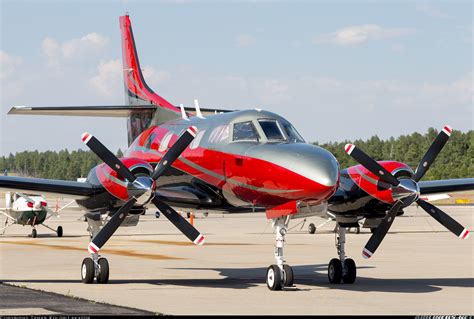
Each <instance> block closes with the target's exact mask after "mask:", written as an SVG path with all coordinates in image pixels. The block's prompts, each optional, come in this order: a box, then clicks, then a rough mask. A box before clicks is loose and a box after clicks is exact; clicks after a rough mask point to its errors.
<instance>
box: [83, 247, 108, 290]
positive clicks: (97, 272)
mask: <svg viewBox="0 0 474 319" xmlns="http://www.w3.org/2000/svg"><path fill="white" fill-rule="evenodd" d="M81 278H82V282H83V283H85V284H92V283H93V282H94V278H95V279H97V283H98V284H106V283H108V282H109V262H108V261H107V259H106V258H103V257H100V256H99V254H92V258H90V257H87V258H84V260H83V261H82V267H81Z"/></svg>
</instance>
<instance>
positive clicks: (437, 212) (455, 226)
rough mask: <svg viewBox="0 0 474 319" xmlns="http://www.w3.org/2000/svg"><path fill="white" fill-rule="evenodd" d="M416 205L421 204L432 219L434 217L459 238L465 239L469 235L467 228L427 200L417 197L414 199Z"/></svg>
mask: <svg viewBox="0 0 474 319" xmlns="http://www.w3.org/2000/svg"><path fill="white" fill-rule="evenodd" d="M416 203H417V204H418V205H420V206H421V208H423V209H424V210H425V211H426V212H427V213H428V214H430V215H431V217H433V218H434V219H436V220H437V221H438V222H439V223H440V224H441V225H443V226H444V227H446V228H447V229H449V231H451V232H452V233H453V234H455V235H456V236H458V237H459V238H461V239H466V238H468V237H469V231H468V230H467V228H464V226H462V225H461V224H459V223H458V222H457V221H455V220H454V219H453V218H451V217H450V216H449V215H448V214H446V213H445V212H443V211H442V210H441V209H439V208H438V207H436V206H434V205H431V204H430V203H428V202H425V201H424V200H422V199H418V200H417V201H416Z"/></svg>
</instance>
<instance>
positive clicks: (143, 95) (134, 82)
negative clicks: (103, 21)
mask: <svg viewBox="0 0 474 319" xmlns="http://www.w3.org/2000/svg"><path fill="white" fill-rule="evenodd" d="M120 30H121V32H122V61H123V79H124V84H125V103H127V104H129V105H148V104H154V105H157V106H158V108H157V110H156V113H157V114H156V115H155V116H154V118H155V119H159V121H158V122H157V123H159V122H160V121H161V122H165V121H168V120H173V119H177V118H180V117H181V113H180V110H179V108H177V107H175V106H174V105H173V104H171V103H170V102H168V101H167V100H165V99H164V98H162V97H161V96H159V95H158V94H156V93H155V92H153V90H152V89H151V88H150V87H149V86H148V85H147V84H146V82H145V79H144V78H143V74H142V71H141V68H140V62H139V61H138V55H137V49H136V47H135V40H134V38H133V32H132V23H131V22H130V18H129V16H128V15H124V16H121V17H120ZM152 117H153V114H150V113H148V114H144V113H143V112H136V113H132V115H131V116H130V118H129V119H128V143H129V144H130V143H132V142H133V140H134V139H135V138H136V137H137V136H138V135H139V134H140V133H141V132H142V131H143V130H144V129H146V128H147V127H148V125H149V124H150V122H151V119H152ZM157 123H156V124H157Z"/></svg>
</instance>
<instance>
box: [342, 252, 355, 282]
mask: <svg viewBox="0 0 474 319" xmlns="http://www.w3.org/2000/svg"><path fill="white" fill-rule="evenodd" d="M344 270H345V271H344V275H343V276H342V281H343V282H344V283H345V284H353V283H354V282H355V280H356V277H357V267H356V264H355V261H354V260H352V259H351V258H347V259H345V260H344Z"/></svg>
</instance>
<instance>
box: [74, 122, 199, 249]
mask: <svg viewBox="0 0 474 319" xmlns="http://www.w3.org/2000/svg"><path fill="white" fill-rule="evenodd" d="M196 133H197V129H196V128H195V127H194V126H191V127H189V128H188V129H187V130H186V131H185V132H184V133H183V134H182V135H181V136H180V137H179V138H178V140H177V141H176V142H175V143H174V144H173V146H171V148H170V149H169V150H168V152H167V153H166V154H165V155H164V156H163V157H162V158H161V160H160V162H159V163H158V164H157V165H156V167H155V170H154V172H153V173H152V175H151V176H150V177H149V178H148V180H147V181H146V183H144V181H143V180H142V181H139V180H138V179H137V178H136V176H135V175H133V173H132V172H131V171H130V170H129V169H128V168H127V167H126V166H125V165H124V164H123V163H122V162H121V161H120V160H119V159H118V158H117V157H116V156H115V155H114V154H113V153H112V152H110V151H109V150H108V149H107V148H106V147H105V146H104V145H103V144H102V143H101V142H100V141H99V140H98V139H97V138H95V137H94V136H93V135H91V134H89V133H84V134H83V135H82V141H83V142H84V143H85V144H86V145H87V146H88V147H89V148H90V149H91V150H92V151H93V152H94V153H95V154H96V155H97V156H98V157H100V158H101V159H102V160H103V161H104V163H105V164H107V165H108V166H109V167H110V168H111V169H113V170H114V171H115V172H117V174H118V175H119V176H120V177H122V178H124V179H126V180H127V181H128V182H129V183H132V184H133V185H134V186H135V188H137V189H138V190H139V192H138V193H137V194H135V195H134V196H132V197H131V198H129V200H128V201H127V202H126V203H125V205H123V206H122V207H120V208H119V209H118V211H117V212H115V214H114V215H113V216H112V218H111V219H110V220H109V221H108V222H107V223H106V224H105V225H104V227H103V228H102V229H101V230H100V231H99V232H98V233H97V234H96V235H95V236H94V238H93V239H92V241H91V242H90V244H89V252H90V253H97V252H98V251H99V250H100V249H101V248H102V246H103V245H104V244H105V243H106V242H107V241H108V240H109V238H110V237H112V235H113V234H114V233H115V231H116V230H117V229H118V228H119V227H120V225H121V224H122V222H123V221H124V220H125V218H126V217H127V215H128V213H129V212H130V210H131V209H132V208H133V206H134V205H135V204H136V203H137V201H139V200H140V202H141V203H143V202H144V203H147V202H149V201H151V202H152V203H153V204H155V206H156V207H157V208H158V210H159V211H160V212H161V213H162V214H163V215H164V216H165V217H166V218H168V220H169V221H171V222H172V223H173V225H175V226H176V228H178V229H179V230H180V231H181V232H182V233H183V234H184V235H185V236H186V237H188V238H189V239H190V240H191V241H192V242H193V243H195V244H196V245H202V244H203V243H204V236H203V235H201V234H200V233H199V231H198V230H197V229H196V228H194V227H193V226H192V225H191V224H190V223H189V222H188V221H186V220H185V219H184V218H183V217H182V216H181V215H180V214H178V212H176V211H175V210H174V209H173V208H171V207H170V206H168V205H167V204H166V203H165V202H163V201H161V200H159V199H158V198H157V197H155V194H154V185H155V183H154V182H155V181H156V180H157V179H158V178H159V177H160V176H162V175H163V173H164V172H165V171H166V169H167V168H168V167H169V166H171V165H172V164H173V162H174V161H175V160H176V159H177V158H178V157H179V156H180V155H181V153H182V152H183V151H184V150H185V149H186V147H187V146H188V145H189V144H190V143H191V142H192V140H193V139H194V137H195V136H196Z"/></svg>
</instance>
